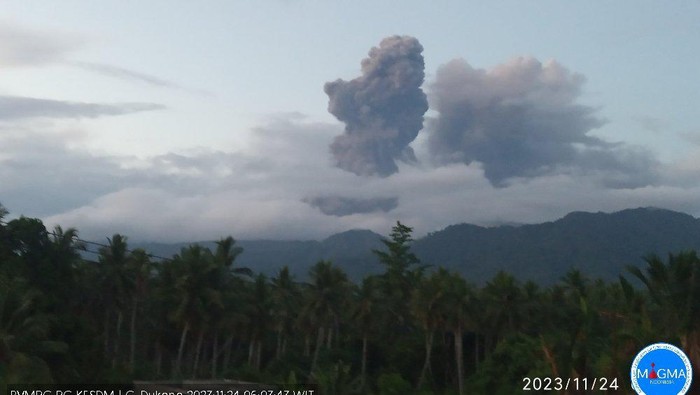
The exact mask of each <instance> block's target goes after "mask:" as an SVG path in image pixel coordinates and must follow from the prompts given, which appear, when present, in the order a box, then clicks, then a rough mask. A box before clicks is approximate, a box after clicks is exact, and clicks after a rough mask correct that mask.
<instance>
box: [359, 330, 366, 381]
mask: <svg viewBox="0 0 700 395" xmlns="http://www.w3.org/2000/svg"><path fill="white" fill-rule="evenodd" d="M366 379H367V334H363V336H362V368H361V370H360V389H364V388H365V381H366Z"/></svg>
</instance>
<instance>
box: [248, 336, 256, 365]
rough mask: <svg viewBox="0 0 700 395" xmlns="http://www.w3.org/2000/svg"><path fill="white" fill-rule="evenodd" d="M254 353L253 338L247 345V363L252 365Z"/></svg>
mask: <svg viewBox="0 0 700 395" xmlns="http://www.w3.org/2000/svg"><path fill="white" fill-rule="evenodd" d="M254 354H255V338H252V339H251V340H250V344H249V345H248V365H249V366H253V355H254Z"/></svg>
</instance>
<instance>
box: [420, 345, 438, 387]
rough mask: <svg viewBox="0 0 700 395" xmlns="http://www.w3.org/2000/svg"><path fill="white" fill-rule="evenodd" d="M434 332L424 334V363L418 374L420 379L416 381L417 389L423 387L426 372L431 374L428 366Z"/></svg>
mask: <svg viewBox="0 0 700 395" xmlns="http://www.w3.org/2000/svg"><path fill="white" fill-rule="evenodd" d="M434 334H435V332H433V331H430V332H429V333H426V334H425V362H424V363H423V369H422V370H421V372H420V378H419V379H418V386H417V388H419V389H420V388H421V387H422V386H423V382H424V380H425V375H426V374H427V373H428V372H432V371H433V369H432V367H431V366H430V356H431V355H432V350H433V336H434Z"/></svg>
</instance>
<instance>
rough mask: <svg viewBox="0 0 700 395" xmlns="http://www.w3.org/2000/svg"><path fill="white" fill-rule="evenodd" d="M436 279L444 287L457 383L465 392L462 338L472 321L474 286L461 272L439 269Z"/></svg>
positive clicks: (443, 301) (445, 317) (443, 303)
mask: <svg viewBox="0 0 700 395" xmlns="http://www.w3.org/2000/svg"><path fill="white" fill-rule="evenodd" d="M436 276H437V278H436V280H435V281H437V282H438V283H440V284H441V285H442V286H441V288H442V289H443V292H444V294H443V297H442V301H441V308H442V311H443V316H444V320H445V325H446V328H447V329H448V330H449V331H450V332H451V333H452V335H453V336H454V347H455V361H456V366H457V385H458V389H459V393H460V394H464V357H463V354H464V350H463V345H462V339H463V336H464V331H465V330H466V329H467V328H468V327H469V325H470V324H471V323H472V321H473V319H472V315H473V314H474V313H473V306H474V305H475V302H474V299H475V297H474V290H473V288H472V287H471V286H470V285H469V284H468V283H467V282H466V281H465V280H464V278H462V277H461V276H460V275H459V274H456V273H450V272H448V271H446V270H438V272H437V273H436Z"/></svg>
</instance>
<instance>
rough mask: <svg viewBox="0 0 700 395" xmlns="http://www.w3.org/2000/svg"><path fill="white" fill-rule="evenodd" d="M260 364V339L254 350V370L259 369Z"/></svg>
mask: <svg viewBox="0 0 700 395" xmlns="http://www.w3.org/2000/svg"><path fill="white" fill-rule="evenodd" d="M261 365H262V341H259V342H258V345H257V349H256V350H255V370H257V371H260V366H261Z"/></svg>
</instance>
